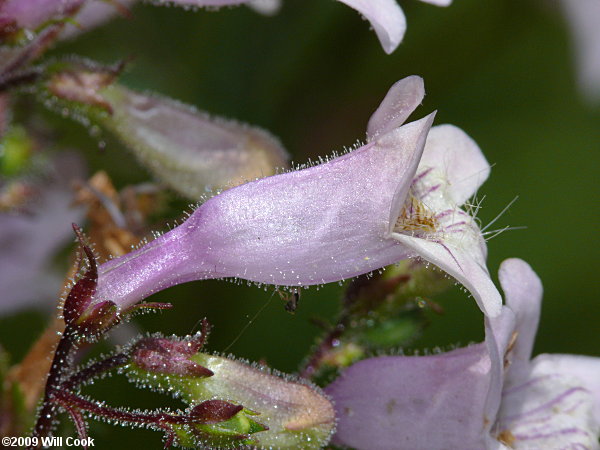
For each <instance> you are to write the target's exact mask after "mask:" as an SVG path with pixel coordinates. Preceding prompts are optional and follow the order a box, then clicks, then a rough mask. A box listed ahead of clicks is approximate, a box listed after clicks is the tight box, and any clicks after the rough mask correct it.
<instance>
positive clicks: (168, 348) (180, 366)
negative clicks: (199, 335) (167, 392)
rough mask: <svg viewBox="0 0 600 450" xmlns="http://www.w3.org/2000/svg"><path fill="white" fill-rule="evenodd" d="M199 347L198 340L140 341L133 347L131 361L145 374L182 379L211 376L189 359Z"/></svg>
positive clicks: (210, 372)
mask: <svg viewBox="0 0 600 450" xmlns="http://www.w3.org/2000/svg"><path fill="white" fill-rule="evenodd" d="M201 346H202V345H201V344H200V345H199V346H198V339H196V340H194V339H191V340H187V341H185V340H184V341H177V340H173V339H165V338H147V339H142V340H141V341H139V342H138V343H137V344H136V345H135V347H134V350H133V354H132V361H133V363H134V364H135V365H136V366H138V367H139V368H140V369H141V370H144V371H146V372H151V373H159V374H166V375H168V374H172V375H178V376H182V377H195V378H203V377H210V376H212V375H213V372H212V371H210V370H208V369H207V368H205V367H203V366H201V365H200V364H197V363H195V362H193V361H192V360H190V359H189V357H190V356H191V355H193V354H195V353H196V352H197V351H198V350H199V349H200V347H201Z"/></svg>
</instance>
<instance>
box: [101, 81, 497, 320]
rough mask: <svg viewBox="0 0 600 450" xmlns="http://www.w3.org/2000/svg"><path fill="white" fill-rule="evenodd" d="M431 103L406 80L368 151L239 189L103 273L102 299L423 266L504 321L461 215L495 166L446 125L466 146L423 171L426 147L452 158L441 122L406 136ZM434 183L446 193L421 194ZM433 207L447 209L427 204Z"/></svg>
mask: <svg viewBox="0 0 600 450" xmlns="http://www.w3.org/2000/svg"><path fill="white" fill-rule="evenodd" d="M423 95H424V90H423V82H422V80H421V79H420V78H419V77H415V76H413V77H408V78H405V79H404V80H401V81H399V82H397V83H396V84H395V85H394V86H393V87H392V88H391V89H390V92H389V93H388V96H387V97H386V98H385V99H384V101H383V103H382V105H381V106H380V108H379V109H378V110H377V111H376V112H375V114H374V115H373V117H372V119H371V121H370V122H369V133H368V134H369V140H368V142H367V144H366V145H363V146H362V147H360V148H358V149H356V150H354V151H352V152H350V153H348V154H345V155H343V156H340V157H338V158H335V159H332V160H330V161H329V162H327V163H324V164H321V165H318V166H315V167H310V168H308V169H304V170H299V171H296V172H290V173H286V174H282V175H276V176H273V177H268V178H263V179H261V180H258V181H254V182H250V183H247V184H244V185H242V186H239V187H236V188H232V189H229V190H227V191H225V192H223V193H222V194H220V195H218V196H216V197H213V198H212V199H210V200H208V201H207V202H206V203H204V204H203V205H202V206H200V207H199V208H198V209H197V210H196V211H195V212H194V213H193V214H192V215H191V216H190V218H189V219H188V220H187V221H186V222H184V223H183V224H181V225H179V226H178V227H176V228H175V229H173V230H172V231H170V232H169V233H166V234H165V235H163V236H161V237H160V238H158V239H156V240H155V241H153V242H151V243H150V244H148V245H146V246H144V247H142V248H141V249H139V250H137V251H135V252H133V253H130V254H129V255H125V256H123V257H121V258H118V259H115V260H112V261H109V262H107V263H105V264H103V265H101V266H100V269H99V271H100V276H99V280H98V283H99V284H98V290H97V296H96V297H97V301H103V300H112V301H114V302H116V303H117V304H119V305H121V306H128V305H131V304H133V303H136V302H137V301H139V300H141V299H143V298H145V297H147V296H149V295H151V294H152V293H153V292H156V291H158V290H162V289H164V288H166V287H169V286H172V285H174V284H179V283H183V282H186V281H191V280H198V279H207V278H218V277H235V278H243V279H246V280H251V281H255V282H258V283H268V284H274V285H284V286H306V285H315V284H323V283H329V282H332V281H338V280H343V279H346V278H351V277H354V276H357V275H360V274H364V273H368V272H370V271H372V270H376V269H379V268H381V267H384V266H386V265H389V264H393V263H395V262H397V261H400V260H402V259H406V258H408V257H414V256H417V257H419V256H420V257H424V258H425V259H429V260H430V261H431V262H433V263H434V264H438V263H439V264H440V265H441V266H442V268H444V269H445V270H448V271H449V273H450V274H451V275H453V276H455V277H458V279H459V281H461V282H463V283H464V284H465V286H467V288H469V289H471V291H472V293H473V295H474V296H475V298H476V299H477V301H478V303H479V304H480V306H481V307H482V309H484V311H485V312H486V314H489V315H494V314H497V313H498V312H499V309H500V305H501V298H500V296H499V294H498V292H497V291H496V290H495V288H494V287H493V284H492V282H491V281H490V280H489V277H488V278H487V279H486V278H485V276H486V275H485V274H487V272H486V271H485V267H484V266H480V263H484V261H482V258H485V255H484V253H485V251H484V250H485V245H484V243H483V241H482V240H481V239H480V236H479V239H478V238H477V236H475V233H476V230H478V229H477V228H476V226H475V225H474V224H473V223H472V219H470V217H469V216H468V215H467V214H466V213H464V212H463V211H462V210H460V209H459V208H458V207H457V206H456V205H457V204H460V203H461V202H462V201H464V199H463V196H464V195H466V194H467V192H468V191H470V190H472V188H473V187H475V186H478V185H479V182H478V181H476V182H473V180H472V176H473V173H472V172H473V171H475V172H476V175H479V172H480V169H481V162H480V161H479V159H481V160H482V161H485V160H483V159H482V157H481V156H480V154H474V155H473V154H472V152H473V151H474V150H477V151H479V149H478V148H476V146H475V147H473V145H474V144H472V141H469V142H468V143H467V144H468V145H467V144H464V142H462V140H464V139H465V136H464V135H463V134H462V132H459V131H457V130H456V129H454V128H450V130H449V131H447V127H448V126H444V127H438V130H439V131H437V132H436V133H434V136H439V137H448V138H449V139H452V140H450V141H448V145H453V144H461V145H462V144H464V145H462V146H461V147H459V148H457V149H452V150H448V154H447V156H448V158H441V159H440V162H441V165H440V166H439V167H438V166H437V165H436V164H433V163H429V162H428V161H429V158H430V157H425V159H424V160H423V161H424V162H425V163H426V164H427V165H426V167H424V168H422V167H421V164H422V163H421V164H420V163H419V161H420V160H421V155H422V153H423V148H424V147H425V148H426V150H425V152H428V153H430V155H431V157H436V155H437V154H438V152H441V151H443V149H445V147H444V146H443V145H441V144H438V143H436V140H435V139H434V140H433V141H431V143H430V141H429V140H428V139H427V133H428V132H429V130H430V127H431V123H432V121H433V114H431V115H429V116H427V117H425V118H423V119H421V120H418V121H415V122H411V123H408V124H406V125H402V126H401V124H402V122H403V121H404V120H405V119H406V117H408V115H409V114H410V113H411V112H412V111H413V110H414V109H415V108H416V107H417V106H418V104H419V103H420V102H421V100H422V98H423ZM426 139H427V142H428V144H427V145H425V141H426ZM467 139H468V138H467ZM427 147H430V149H429V150H428V149H427ZM461 152H463V153H465V155H466V156H465V157H464V158H462V159H461V158H459V157H458V156H457V155H459V154H461ZM468 158H472V159H473V161H470V160H469V159H468ZM478 158H479V159H478ZM455 162H456V163H457V164H459V165H460V164H464V165H465V166H464V167H463V166H460V167H458V166H455V164H454V163H455ZM418 168H419V169H418ZM485 168H488V166H487V163H486V164H485ZM453 170H456V171H457V173H456V175H455V174H454V173H452V171H453ZM423 172H426V173H425V174H423ZM415 174H417V176H416V177H415ZM465 177H467V178H465ZM430 180H433V181H434V182H435V183H436V186H437V187H435V189H434V188H431V189H430V191H431V192H434V191H435V192H434V193H435V195H429V193H428V192H421V191H419V189H420V188H421V186H428V184H427V183H429V182H430ZM453 182H456V183H455V184H453V185H452V186H450V183H453ZM438 184H439V186H438ZM438 195H439V198H438ZM429 197H431V198H432V199H433V200H432V201H434V200H435V203H434V206H435V207H438V206H439V208H438V209H435V208H434V209H431V210H430V209H428V208H427V207H426V206H425V204H426V203H425V202H429V200H430V198H429ZM427 204H429V203H427ZM434 214H436V215H434ZM469 220H470V221H469ZM420 241H423V242H420ZM482 246H483V247H482ZM438 247H439V248H440V249H442V251H441V252H440V251H438V250H437V249H438ZM423 249H424V250H423ZM470 252H473V255H471V254H470Z"/></svg>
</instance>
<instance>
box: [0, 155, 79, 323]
mask: <svg viewBox="0 0 600 450" xmlns="http://www.w3.org/2000/svg"><path fill="white" fill-rule="evenodd" d="M48 172H49V173H47V174H46V178H45V179H44V180H42V181H40V183H39V184H38V185H37V186H34V187H33V189H35V190H36V195H35V196H34V198H33V199H32V201H31V202H30V203H29V204H28V205H27V206H26V207H27V212H26V213H20V214H19V213H8V212H2V213H0V250H1V251H0V314H8V313H12V312H15V311H17V310H20V309H23V308H27V307H31V306H37V307H39V306H44V305H46V306H48V305H52V304H51V303H50V301H51V300H52V299H57V298H58V296H59V295H60V288H61V284H62V282H63V277H64V274H61V273H58V272H54V271H52V270H51V267H52V266H51V264H50V263H51V261H52V257H53V256H54V255H55V253H56V251H57V250H58V249H60V248H61V247H62V246H64V245H66V244H67V243H68V242H69V241H70V240H71V239H72V238H73V232H72V230H71V229H70V228H71V223H73V222H78V221H81V219H82V217H83V215H84V211H83V210H82V209H81V208H74V207H73V206H72V204H71V203H72V195H70V194H71V187H70V182H71V181H72V180H74V179H75V178H77V177H81V178H83V177H84V176H85V169H84V164H83V161H82V160H81V159H80V158H79V156H78V155H77V154H74V153H64V154H60V155H58V156H57V157H56V158H55V160H54V161H53V162H52V168H51V169H50V170H49V171H48Z"/></svg>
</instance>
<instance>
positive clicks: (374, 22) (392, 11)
mask: <svg viewBox="0 0 600 450" xmlns="http://www.w3.org/2000/svg"><path fill="white" fill-rule="evenodd" d="M338 1H340V2H342V3H344V4H346V5H348V6H350V7H351V8H354V9H355V10H357V11H358V12H359V13H360V14H362V15H363V16H364V17H365V18H366V19H367V20H368V21H369V22H370V24H371V26H372V27H373V29H374V30H375V33H376V34H377V37H378V38H379V41H380V42H381V46H382V47H383V49H384V50H385V52H386V53H392V52H393V51H394V50H395V49H396V47H398V45H399V44H400V42H402V39H403V38H404V33H405V32H406V17H405V16H404V13H403V12H402V9H401V8H400V6H399V5H398V3H397V2H396V0H338ZM421 1H423V2H426V3H431V4H433V5H437V6H448V5H449V4H450V3H452V0H421Z"/></svg>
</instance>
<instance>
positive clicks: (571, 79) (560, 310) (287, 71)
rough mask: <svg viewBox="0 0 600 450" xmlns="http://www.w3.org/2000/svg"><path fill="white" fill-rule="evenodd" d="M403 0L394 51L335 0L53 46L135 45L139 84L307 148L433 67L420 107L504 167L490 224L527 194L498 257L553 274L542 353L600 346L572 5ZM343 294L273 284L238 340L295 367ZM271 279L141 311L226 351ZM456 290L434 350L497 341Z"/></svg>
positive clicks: (599, 137)
mask: <svg viewBox="0 0 600 450" xmlns="http://www.w3.org/2000/svg"><path fill="white" fill-rule="evenodd" d="M401 5H402V7H403V8H404V11H405V13H406V15H407V19H408V30H407V33H406V36H405V39H404V42H403V43H402V44H401V45H400V47H399V48H398V49H397V50H396V51H395V52H394V53H393V54H392V55H386V54H385V53H384V52H383V50H382V49H381V47H380V45H379V42H378V40H377V39H376V36H375V34H374V33H373V32H372V31H370V30H369V27H368V24H367V23H366V22H364V21H362V20H361V19H360V17H359V15H358V14H356V12H355V11H353V10H351V9H350V8H347V7H346V6H344V5H342V4H341V3H338V2H334V1H331V0H284V5H283V8H282V10H281V12H280V13H279V14H278V15H276V16H275V17H271V18H268V17H263V16H260V15H258V14H256V13H254V12H252V11H251V10H249V9H247V8H244V7H240V8H233V9H223V10H221V11H219V12H206V11H198V12H190V11H184V10H181V9H177V8H162V7H161V8H154V7H151V6H149V5H139V6H138V7H136V8H134V9H133V13H134V19H133V20H123V19H120V20H117V21H114V22H113V23H111V24H110V25H108V26H104V27H102V28H98V29H97V30H94V31H93V32H90V33H88V34H85V35H83V36H81V37H80V38H79V39H77V40H73V41H70V42H68V43H63V44H61V45H60V46H58V47H57V48H56V49H55V50H54V51H53V54H55V55H62V54H79V55H84V56H86V57H89V58H91V59H93V60H97V61H100V62H104V63H111V62H114V61H115V60H117V59H120V58H123V57H128V56H134V57H135V59H134V62H133V63H132V64H131V65H130V68H129V70H128V71H127V73H126V74H125V75H124V77H123V78H122V80H123V82H124V83H125V84H127V85H129V86H131V87H134V88H137V89H143V90H149V91H153V92H159V93H162V94H164V95H168V96H171V97H173V98H176V99H179V100H182V101H184V102H186V103H190V104H193V105H195V106H197V107H198V108H200V109H203V110H206V111H209V112H211V113H213V114H218V115H222V116H225V117H230V118H236V119H239V120H241V121H245V122H248V123H251V124H255V125H259V126H262V127H264V128H266V129H268V130H270V131H271V132H272V133H274V134H275V135H277V136H278V137H280V139H281V140H282V142H283V143H284V145H285V146H286V148H287V149H288V150H289V152H290V153H291V154H292V156H293V159H294V161H296V162H300V163H302V162H305V161H306V160H307V158H308V157H316V156H319V155H327V154H330V153H331V152H332V151H333V150H341V149H342V148H343V147H344V146H351V145H352V144H353V143H354V142H355V141H356V140H357V139H363V138H364V136H365V134H364V133H365V130H366V123H367V121H368V118H369V116H370V114H371V113H372V112H373V111H374V109H375V108H376V107H377V106H378V104H379V102H380V101H381V99H382V98H383V97H384V95H385V93H386V92H387V89H388V88H389V87H390V86H391V84H392V83H394V82H395V81H397V80H399V79H401V78H403V77H405V76H407V75H411V74H418V75H421V76H422V77H423V78H424V79H425V87H426V91H427V96H426V98H425V101H424V104H423V106H422V107H420V108H419V109H418V110H417V112H416V113H415V114H414V116H413V117H414V118H418V117H422V116H424V115H426V114H428V113H429V112H431V111H432V110H438V115H437V118H436V123H437V124H440V123H452V124H455V125H457V126H459V127H461V128H462V129H463V130H465V131H466V132H467V133H468V134H470V135H471V136H472V137H473V138H474V139H475V140H476V141H477V142H478V144H479V145H480V147H481V148H482V150H483V151H484V153H485V155H486V157H487V158H488V160H489V162H490V163H492V164H493V170H492V176H491V177H490V179H489V181H488V182H487V183H486V184H485V185H484V186H483V188H482V189H481V191H480V193H479V194H480V196H481V195H485V196H486V199H485V202H484V207H483V209H482V210H481V212H480V215H479V216H480V218H481V219H482V220H483V223H484V224H485V223H487V222H489V221H490V220H491V219H493V218H494V217H495V216H496V215H497V214H498V213H499V212H500V211H501V210H502V209H503V208H504V207H505V206H506V205H507V204H508V203H509V202H510V201H511V200H512V199H513V198H514V197H515V196H517V195H518V196H519V200H518V201H517V202H516V203H515V204H514V205H513V206H512V207H511V208H510V210H509V211H508V212H507V213H506V214H505V215H504V216H503V217H502V218H501V219H500V220H499V221H498V222H497V226H498V227H501V226H505V225H511V226H520V225H525V226H527V229H526V230H519V231H509V232H506V233H504V234H502V235H500V236H498V237H497V238H495V239H493V240H492V241H490V242H489V267H490V270H491V272H492V273H493V274H494V277H495V274H496V272H497V269H498V267H499V264H500V262H501V261H502V260H504V259H505V258H508V257H513V256H518V257H520V258H523V259H525V260H526V261H527V262H529V263H530V264H531V265H532V267H533V268H534V270H535V271H536V272H537V273H538V274H539V276H540V277H541V278H542V281H543V283H544V287H545V297H544V305H543V313H542V320H541V325H540V331H539V333H538V338H537V341H536V346H535V352H536V353H544V352H549V353H581V354H587V355H595V356H600V345H599V344H600V342H599V338H598V319H599V318H600V302H599V301H598V278H599V276H598V269H599V266H598V263H597V255H598V243H597V242H598V239H597V232H598V224H599V223H600V221H599V220H598V212H597V211H598V207H597V195H598V189H597V167H598V163H599V158H600V153H599V150H600V126H599V125H600V105H598V104H597V105H596V106H594V105H593V104H591V103H590V102H586V101H585V99H584V98H583V97H582V95H581V94H580V93H579V92H578V90H577V86H576V81H575V79H576V75H575V72H574V64H573V59H574V57H573V52H572V46H571V45H570V44H571V42H570V36H569V34H568V32H567V29H566V26H565V23H564V20H563V17H562V15H561V14H560V10H559V9H557V8H552V7H551V6H550V2H544V1H539V2H538V1H531V0H529V1H527V0H510V1H509V0H504V1H502V0H489V1H486V2H481V1H480V0H457V1H456V2H455V4H454V5H452V6H451V7H449V8H437V7H434V6H431V5H426V4H424V3H420V2H417V1H412V0H406V1H402V2H401ZM40 111H41V108H40ZM43 114H44V115H45V116H46V117H47V120H50V121H52V122H53V123H54V124H55V125H57V126H59V127H60V129H61V130H62V135H61V142H62V143H63V144H65V145H70V146H76V147H78V148H80V149H81V150H82V151H83V152H84V153H86V155H88V157H89V160H90V162H91V164H92V165H93V168H94V169H106V170H107V171H108V172H109V173H110V174H111V176H113V177H114V179H115V180H116V181H117V183H118V184H119V185H120V186H123V185H124V184H126V183H127V182H133V181H143V180H146V179H148V178H149V176H148V175H147V174H146V172H144V170H142V169H139V167H138V166H137V165H136V163H135V161H134V159H133V158H132V157H131V156H129V154H128V153H127V152H126V151H125V150H123V149H122V148H121V147H120V146H119V145H118V144H117V143H116V142H115V141H114V140H110V139H109V140H108V147H107V149H106V151H105V152H103V153H100V152H99V151H98V150H97V146H96V144H95V142H94V141H93V140H92V139H91V138H89V137H88V136H87V132H86V130H84V129H82V128H81V127H80V126H79V125H76V124H74V123H72V122H69V121H67V120H63V119H59V118H56V117H52V115H51V114H49V113H47V112H43ZM594 199H596V200H594ZM494 227H496V226H494ZM495 279H497V278H496V277H495ZM340 292H341V290H340V287H339V286H338V285H337V284H335V285H332V286H327V287H326V288H324V289H321V290H319V291H317V290H316V289H310V290H308V291H305V292H304V294H303V296H302V299H301V304H300V310H299V312H298V313H297V314H296V315H295V316H291V315H290V314H288V313H286V312H285V311H284V309H283V302H282V301H281V300H280V299H279V297H278V296H277V295H275V296H273V298H272V300H271V301H270V303H269V304H268V305H267V306H266V308H265V309H264V310H263V311H262V312H261V313H260V315H259V316H258V317H257V318H256V320H254V321H253V322H252V323H251V324H250V326H248V328H247V329H246V330H245V332H244V333H243V335H242V336H241V337H240V338H239V340H237V342H236V343H235V344H234V345H232V346H231V347H230V348H228V349H227V351H228V352H231V353H234V354H235V355H237V356H240V357H245V358H248V359H251V360H258V359H260V358H264V359H266V361H267V362H268V363H269V364H270V365H272V366H273V367H275V368H277V369H280V370H283V371H287V372H293V371H294V370H295V369H296V367H297V366H298V363H299V361H300V360H301V359H302V357H303V355H305V354H306V352H307V351H308V349H309V348H310V346H311V344H312V342H313V340H314V337H315V336H316V334H317V332H318V330H317V329H316V328H315V327H314V326H313V325H311V324H310V323H309V321H308V319H309V318H310V317H312V316H322V317H331V316H332V315H333V314H334V313H335V311H336V309H337V300H338V298H339V296H340ZM271 294H272V290H268V292H265V291H263V290H259V289H257V288H256V287H246V286H245V285H244V286H237V285H234V284H232V283H228V282H224V281H209V282H196V283H191V284H188V285H185V286H179V287H175V288H172V289H169V290H167V291H164V292H162V293H160V294H158V295H156V296H155V299H156V300H159V299H160V300H168V301H172V302H173V303H174V305H175V309H174V310H173V311H171V312H166V313H162V314H159V315H155V316H146V317H142V318H140V319H139V320H138V321H137V323H138V325H139V327H140V328H142V329H146V330H149V331H158V330H160V331H163V332H165V333H178V334H186V333H188V332H190V331H191V330H192V329H195V327H197V322H198V320H199V319H201V318H203V317H205V316H206V317H207V318H208V319H209V321H210V322H211V323H213V325H214V326H215V328H214V332H213V334H212V336H211V340H210V343H209V348H210V349H211V350H216V351H223V350H225V349H226V348H227V347H228V346H229V345H230V344H231V342H232V341H233V340H234V339H235V338H236V337H237V336H238V335H239V334H240V332H241V331H242V329H243V328H244V327H245V326H246V325H247V324H248V322H249V320H250V318H252V317H253V316H254V315H255V314H256V313H257V312H258V311H259V309H260V308H261V307H262V306H263V305H264V304H265V303H266V302H268V301H269V299H270V298H271ZM440 301H441V303H442V304H443V305H444V307H445V309H446V314H445V316H443V317H433V318H432V325H431V327H430V328H429V329H428V330H427V333H426V335H425V337H424V338H423V339H422V340H421V341H419V342H418V343H417V345H416V347H417V348H432V347H434V346H436V345H441V346H442V347H444V348H448V346H450V345H453V344H457V343H462V344H464V343H467V342H470V341H477V340H481V339H482V337H483V332H482V317H481V314H480V313H479V311H478V309H477V308H476V307H475V302H474V301H473V300H472V299H470V298H467V296H466V295H465V294H464V293H462V292H460V291H458V290H456V291H455V292H452V293H450V294H449V295H447V296H446V297H445V298H444V299H441V300H440ZM43 320H44V319H43V318H42V317H40V316H39V315H36V314H32V313H24V314H20V315H18V316H16V317H13V318H3V319H1V320H0V339H1V341H0V342H2V344H3V345H5V346H6V347H7V348H8V349H10V350H12V351H13V352H15V354H16V356H17V357H18V355H21V354H22V352H23V351H24V350H25V349H26V348H27V346H28V345H29V344H30V343H31V342H32V340H33V339H34V338H35V334H34V333H35V332H36V327H39V328H37V329H41V327H42V324H43ZM31 323H33V324H35V326H31ZM409 351H410V350H409ZM133 392H134V393H135V392H136V391H133ZM106 395H107V396H108V395H110V393H107V394H106ZM123 395H124V394H118V395H115V394H114V392H113V394H112V395H111V396H110V397H109V398H112V399H114V402H115V403H119V402H121V403H129V404H131V405H138V404H139V405H142V404H145V402H147V401H149V400H148V399H142V398H139V399H138V397H132V399H130V400H127V401H125V400H124V399H123ZM152 401H154V400H152ZM103 430H105V431H106V434H105V432H104V431H103ZM91 435H92V436H93V437H96V438H97V440H101V439H110V440H112V441H113V446H114V445H115V444H116V441H115V440H116V439H117V438H118V439H119V441H118V442H120V443H119V444H116V445H118V446H119V448H120V447H121V446H122V447H123V448H125V447H126V445H128V444H126V443H125V442H126V441H125V440H124V439H126V438H129V439H131V438H135V439H138V441H137V442H141V441H139V439H146V438H148V439H150V441H149V442H150V444H149V445H152V446H157V447H158V444H159V438H158V436H156V435H152V434H151V433H149V432H146V431H140V432H133V433H131V432H128V431H122V430H121V429H117V428H111V427H109V426H107V425H98V426H97V427H96V428H94V427H92V431H91Z"/></svg>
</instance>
